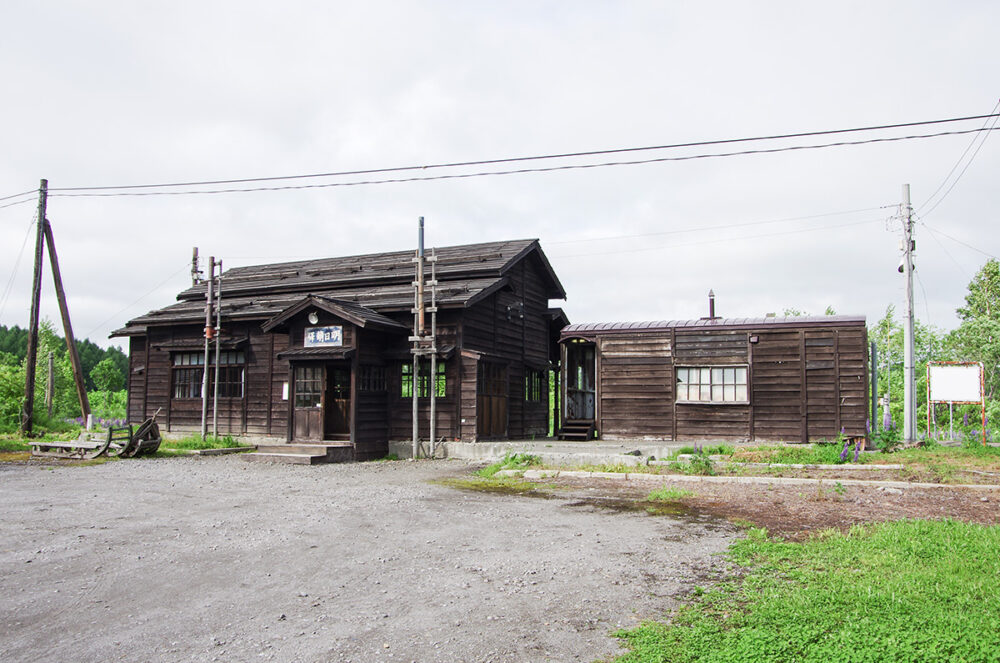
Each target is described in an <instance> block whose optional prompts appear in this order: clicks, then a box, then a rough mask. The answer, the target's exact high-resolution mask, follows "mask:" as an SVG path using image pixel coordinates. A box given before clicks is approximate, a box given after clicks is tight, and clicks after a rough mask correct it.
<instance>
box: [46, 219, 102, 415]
mask: <svg viewBox="0 0 1000 663" xmlns="http://www.w3.org/2000/svg"><path fill="white" fill-rule="evenodd" d="M42 229H43V231H44V233H45V244H46V246H48V249H49V265H50V266H51V267H52V283H53V284H54V285H55V288H56V299H58V300H59V315H60V316H61V317H62V323H63V332H64V333H65V334H66V351H67V352H68V353H69V362H70V365H71V366H72V367H73V382H74V383H75V384H76V396H77V398H78V399H79V400H80V411H81V412H82V414H83V422H84V426H85V427H86V428H87V429H88V430H89V428H90V399H88V398H87V385H86V383H85V382H84V379H83V365H82V364H81V363H80V353H79V352H78V351H77V349H76V339H75V338H74V337H73V323H71V322H70V320H69V306H68V305H67V304H66V291H65V290H64V289H63V282H62V273H61V272H60V271H59V256H58V255H56V243H55V240H54V239H53V238H52V227H51V226H50V225H49V222H48V221H47V220H43V221H42Z"/></svg>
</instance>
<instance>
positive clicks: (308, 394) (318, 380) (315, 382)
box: [295, 366, 323, 407]
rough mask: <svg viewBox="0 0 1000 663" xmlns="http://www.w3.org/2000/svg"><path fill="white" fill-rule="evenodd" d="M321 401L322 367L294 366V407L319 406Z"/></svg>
mask: <svg viewBox="0 0 1000 663" xmlns="http://www.w3.org/2000/svg"><path fill="white" fill-rule="evenodd" d="M322 401H323V367H322V366H297V367H296V368H295V407H319V405H320V403H322Z"/></svg>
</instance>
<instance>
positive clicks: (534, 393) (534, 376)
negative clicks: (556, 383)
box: [524, 366, 548, 405]
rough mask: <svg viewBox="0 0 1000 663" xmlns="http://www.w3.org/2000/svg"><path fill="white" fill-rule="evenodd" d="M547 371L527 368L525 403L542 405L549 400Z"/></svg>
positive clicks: (525, 374)
mask: <svg viewBox="0 0 1000 663" xmlns="http://www.w3.org/2000/svg"><path fill="white" fill-rule="evenodd" d="M546 373H547V371H545V370H543V369H540V368H531V367H530V366H526V367H525V369H524V402H525V403H533V404H536V405H538V404H541V403H545V402H546V401H547V400H548V380H547V379H546V378H547V375H546Z"/></svg>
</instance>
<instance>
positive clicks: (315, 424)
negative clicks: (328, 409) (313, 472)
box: [292, 366, 326, 440]
mask: <svg viewBox="0 0 1000 663" xmlns="http://www.w3.org/2000/svg"><path fill="white" fill-rule="evenodd" d="M325 381H326V374H325V370H324V367H323V366H296V367H295V384H294V389H295V403H294V408H293V409H294V414H293V426H294V428H293V429H292V432H293V439H295V440H322V439H323V385H324V383H325Z"/></svg>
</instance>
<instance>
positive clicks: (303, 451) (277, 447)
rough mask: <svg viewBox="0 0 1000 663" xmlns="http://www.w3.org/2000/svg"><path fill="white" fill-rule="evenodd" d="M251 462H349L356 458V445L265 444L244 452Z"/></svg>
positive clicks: (336, 443) (320, 443)
mask: <svg viewBox="0 0 1000 663" xmlns="http://www.w3.org/2000/svg"><path fill="white" fill-rule="evenodd" d="M243 459H244V460H248V461H250V462H265V463H289V464H292V465H316V464H318V463H347V462H350V461H352V460H354V447H353V446H352V445H351V443H350V442H329V443H327V442H317V443H315V444H306V443H299V444H265V445H260V446H258V447H257V451H255V452H253V453H248V454H243Z"/></svg>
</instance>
